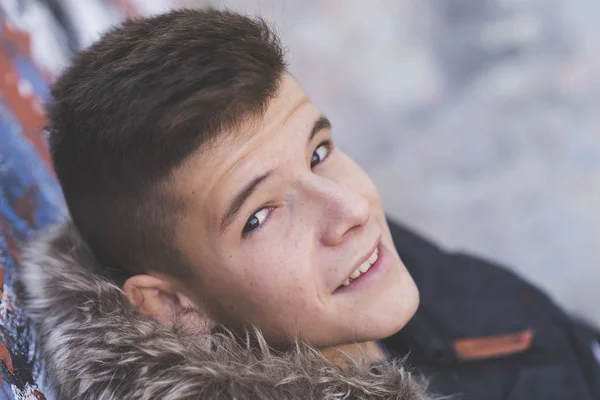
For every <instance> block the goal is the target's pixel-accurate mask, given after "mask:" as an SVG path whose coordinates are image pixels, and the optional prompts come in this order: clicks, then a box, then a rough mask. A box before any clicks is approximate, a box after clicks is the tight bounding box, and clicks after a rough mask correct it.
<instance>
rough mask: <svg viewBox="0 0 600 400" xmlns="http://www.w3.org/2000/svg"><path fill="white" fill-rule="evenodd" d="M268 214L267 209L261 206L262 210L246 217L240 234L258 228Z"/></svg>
mask: <svg viewBox="0 0 600 400" xmlns="http://www.w3.org/2000/svg"><path fill="white" fill-rule="evenodd" d="M268 215H269V209H268V208H263V209H262V210H260V211H258V212H257V213H255V214H254V215H253V216H251V217H250V219H248V221H247V222H246V225H244V229H243V230H242V234H243V235H245V234H247V233H250V232H252V231H253V230H255V229H257V228H259V227H260V226H261V224H262V223H263V222H264V221H265V219H266V218H267V216H268Z"/></svg>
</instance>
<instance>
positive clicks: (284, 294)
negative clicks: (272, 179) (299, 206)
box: [207, 231, 314, 327]
mask: <svg viewBox="0 0 600 400" xmlns="http://www.w3.org/2000/svg"><path fill="white" fill-rule="evenodd" d="M262 233H266V231H264V232H261V233H259V234H262ZM264 236H265V238H264V239H265V240H268V239H267V238H266V236H267V235H264ZM261 239H262V238H261ZM273 239H274V240H272V242H273V243H277V246H267V247H259V246H256V247H257V249H256V250H254V249H252V250H250V249H247V248H246V249H244V248H242V251H240V252H239V253H238V254H236V255H233V256H232V257H231V258H229V257H226V258H225V260H226V261H227V264H226V265H225V266H224V267H223V268H220V269H221V271H220V273H219V274H218V276H215V277H214V278H213V283H214V282H221V283H220V284H219V285H214V284H211V285H209V286H210V287H207V290H208V291H210V292H211V296H213V299H212V303H213V304H215V305H216V306H217V307H218V309H219V310H220V314H225V316H226V320H228V321H230V322H233V323H234V324H235V321H240V320H248V321H251V322H253V323H255V324H257V325H259V326H261V327H262V326H264V325H265V324H266V325H269V324H270V323H271V322H272V321H271V320H272V319H274V320H277V319H278V318H280V317H283V316H284V314H285V313H286V312H287V313H289V312H290V310H298V309H301V308H305V307H306V306H307V303H308V299H309V298H310V296H309V293H310V292H311V291H312V290H314V289H313V288H312V287H313V286H314V285H311V279H310V273H309V272H310V271H309V269H308V268H307V266H306V265H305V264H306V262H307V259H308V258H307V257H301V255H302V254H301V253H302V250H301V249H300V248H298V247H297V246H296V245H295V244H294V243H293V241H290V240H285V239H283V238H273ZM259 248H260V250H259ZM304 254H305V253H304ZM219 288H220V289H219Z"/></svg>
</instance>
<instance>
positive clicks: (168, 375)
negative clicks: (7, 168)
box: [20, 222, 426, 400]
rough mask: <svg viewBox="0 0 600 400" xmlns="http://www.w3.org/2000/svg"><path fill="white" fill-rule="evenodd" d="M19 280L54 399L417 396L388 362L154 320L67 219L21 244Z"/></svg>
mask: <svg viewBox="0 0 600 400" xmlns="http://www.w3.org/2000/svg"><path fill="white" fill-rule="evenodd" d="M20 280H21V282H22V287H23V294H22V296H21V297H22V299H23V303H24V308H25V310H26V312H27V313H28V314H29V316H30V317H31V318H32V319H33V322H34V324H35V326H36V328H37V342H38V345H39V346H40V350H41V353H42V358H43V360H44V362H45V364H46V369H47V372H48V376H49V379H50V380H51V382H50V385H51V386H52V387H53V389H54V391H55V392H56V397H57V398H58V399H70V400H71V399H106V400H109V399H111V400H112V399H164V400H174V399H198V398H210V399H213V398H235V399H256V398H260V399H310V398H318V399H354V398H371V399H402V400H425V399H426V396H425V395H424V392H423V388H422V386H421V384H420V383H418V382H417V381H416V380H415V379H414V378H412V377H411V375H410V374H409V373H407V372H406V371H405V370H404V368H403V367H402V366H401V365H400V364H399V363H397V362H395V363H383V364H381V365H379V366H378V367H377V368H376V369H373V368H369V367H368V366H362V367H361V366H358V365H354V366H351V367H350V368H349V369H348V370H347V371H342V370H340V369H339V368H336V367H334V366H332V365H331V364H329V363H328V362H327V361H326V360H325V359H324V358H323V357H322V356H321V355H320V354H319V353H318V352H317V351H316V350H314V349H312V348H310V347H309V346H306V345H301V344H299V345H298V346H296V348H295V350H294V351H290V352H287V353H285V354H280V353H277V354H276V353H274V352H273V351H271V350H269V348H268V346H267V345H266V344H265V342H264V340H263V339H262V338H261V336H260V334H258V339H257V340H258V341H257V343H258V344H259V346H258V347H255V346H250V345H249V344H244V343H240V341H239V340H235V339H234V338H233V337H232V336H231V335H227V334H211V335H198V334H195V335H194V334H190V333H185V332H184V331H183V330H181V329H178V328H166V327H163V326H162V325H160V324H158V323H157V322H155V321H154V320H152V319H150V318H148V317H145V316H143V315H141V314H140V313H138V312H137V311H136V310H135V309H134V308H133V307H132V306H131V305H130V303H129V301H128V300H127V298H126V297H125V295H124V294H123V292H122V291H121V290H120V288H119V287H117V286H116V285H115V284H113V283H111V281H110V280H109V279H107V278H106V277H103V276H102V273H101V269H100V268H99V266H98V264H97V261H96V260H95V259H94V257H93V255H92V253H91V251H90V250H89V248H88V247H87V245H86V244H85V243H84V242H83V241H82V239H81V238H80V236H79V234H78V233H77V231H76V229H75V228H74V226H73V225H72V224H71V223H70V222H66V223H64V224H62V225H59V226H56V227H54V228H52V229H50V230H48V231H47V232H44V233H43V234H41V235H40V236H39V237H38V238H36V239H35V240H33V241H32V242H31V243H30V245H29V246H28V247H27V248H26V249H25V251H24V254H23V268H22V270H21V272H20Z"/></svg>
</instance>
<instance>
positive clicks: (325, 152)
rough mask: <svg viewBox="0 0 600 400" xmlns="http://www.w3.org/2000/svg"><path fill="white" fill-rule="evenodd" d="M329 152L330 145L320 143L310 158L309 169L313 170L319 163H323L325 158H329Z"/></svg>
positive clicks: (328, 143)
mask: <svg viewBox="0 0 600 400" xmlns="http://www.w3.org/2000/svg"><path fill="white" fill-rule="evenodd" d="M330 152H331V143H330V142H325V143H321V144H320V145H319V147H317V148H316V149H315V151H314V152H313V154H312V158H311V159H310V167H311V168H314V167H315V166H316V165H317V164H319V163H320V162H323V160H325V159H326V158H327V156H329V153H330Z"/></svg>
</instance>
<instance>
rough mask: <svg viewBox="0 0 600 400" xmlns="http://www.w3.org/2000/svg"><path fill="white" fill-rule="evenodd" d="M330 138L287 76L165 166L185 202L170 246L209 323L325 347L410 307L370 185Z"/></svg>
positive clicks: (375, 331) (395, 323)
mask: <svg viewBox="0 0 600 400" xmlns="http://www.w3.org/2000/svg"><path fill="white" fill-rule="evenodd" d="M313 134H314V135H313ZM365 134H366V135H370V134H371V133H365ZM330 141H331V132H330V129H329V126H328V124H327V122H326V120H325V119H324V118H322V116H321V113H320V112H319V111H318V110H317V109H316V108H315V107H314V106H313V105H312V104H311V103H310V101H309V99H308V98H307V97H306V94H305V93H304V92H303V91H302V90H301V88H300V87H299V85H298V83H297V82H296V81H295V80H294V79H293V78H292V77H290V76H289V75H286V76H285V77H284V79H283V80H282V83H281V85H280V91H279V95H278V96H277V97H275V98H274V99H272V100H271V101H270V103H269V107H268V109H267V112H266V114H265V116H264V118H263V119H262V120H260V121H254V122H250V123H248V124H245V125H244V126H243V127H241V128H238V129H236V130H235V132H230V133H225V134H223V135H222V136H221V137H220V138H219V139H218V140H217V141H216V142H215V143H211V144H210V146H209V147H210V148H209V149H205V150H203V151H201V152H198V154H197V155H195V156H193V157H192V158H191V159H190V160H189V161H188V162H186V163H185V165H183V166H182V167H181V168H179V169H178V170H177V171H176V172H175V174H174V178H175V179H174V182H175V188H176V190H177V191H178V192H179V194H180V195H183V196H184V198H185V199H186V200H187V208H186V215H185V218H183V221H182V222H181V224H180V227H179V229H178V232H177V237H176V244H177V247H178V248H179V249H180V250H181V252H182V253H183V255H184V257H185V258H186V259H187V261H188V262H189V263H190V264H191V265H193V266H194V268H196V270H197V273H198V275H199V276H200V281H199V282H198V283H196V284H195V288H193V290H192V291H191V292H190V293H189V294H190V295H191V296H193V297H194V298H195V300H196V301H197V302H198V304H202V305H203V306H204V307H205V309H206V310H207V312H208V314H209V315H210V316H211V317H212V318H213V319H214V320H215V321H216V322H217V323H220V324H223V325H224V326H227V327H230V328H232V329H239V328H242V327H250V326H252V325H254V326H257V327H259V328H260V329H261V330H262V331H263V333H264V334H265V336H266V337H267V339H269V340H271V341H273V342H275V343H285V342H286V341H287V340H289V339H290V338H291V337H298V338H300V339H303V340H306V341H310V342H312V343H313V344H314V345H316V346H317V347H328V346H333V345H339V344H342V343H350V342H363V341H367V340H374V339H380V338H383V337H387V336H389V335H391V334H393V333H395V332H396V331H398V330H399V329H400V328H402V327H403V326H404V325H405V324H406V322H407V321H408V320H409V319H410V318H411V317H412V315H413V314H414V312H415V310H416V308H417V305H418V292H417V289H416V286H415V284H414V282H413V280H412V278H411V277H410V275H409V274H408V272H407V270H406V268H405V267H404V265H403V263H402V261H401V260H400V258H399V256H398V254H397V252H396V250H395V248H394V245H393V242H392V238H391V235H390V231H389V228H388V226H387V223H386V220H385V217H384V213H383V209H382V205H381V200H380V198H379V195H378V193H377V190H376V188H375V187H374V185H373V183H372V182H371V180H370V179H369V177H368V176H367V175H366V174H365V173H364V172H363V171H362V169H361V168H360V167H359V166H358V165H356V164H355V163H354V162H352V160H350V159H349V158H348V157H347V156H346V155H344V154H343V153H342V152H341V151H340V150H339V149H337V148H335V147H334V146H332V145H329V144H328V143H329V142H330ZM365 261H366V263H364V262H365ZM369 261H370V262H369ZM361 264H362V270H363V271H364V270H366V272H365V273H364V274H362V275H360V276H359V277H358V278H356V279H355V280H352V279H350V281H351V282H350V284H349V285H347V286H345V285H344V283H347V282H348V279H349V278H350V277H351V276H356V274H357V272H355V273H354V275H353V272H354V271H355V270H357V269H359V268H360V267H361ZM371 264H372V265H371ZM369 266H370V269H368V270H367V268H369Z"/></svg>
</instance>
